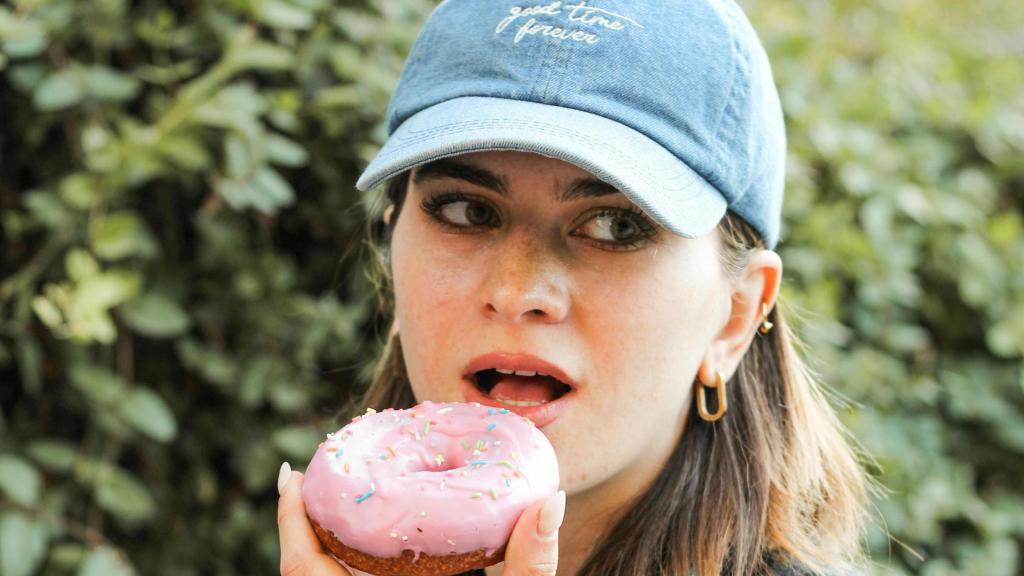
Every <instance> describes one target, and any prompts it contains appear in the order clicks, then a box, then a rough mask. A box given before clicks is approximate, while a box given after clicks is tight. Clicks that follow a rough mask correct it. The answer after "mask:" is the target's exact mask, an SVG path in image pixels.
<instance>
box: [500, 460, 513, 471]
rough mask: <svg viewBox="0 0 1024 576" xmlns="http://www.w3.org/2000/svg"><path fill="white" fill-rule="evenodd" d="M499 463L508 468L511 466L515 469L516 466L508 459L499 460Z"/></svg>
mask: <svg viewBox="0 0 1024 576" xmlns="http://www.w3.org/2000/svg"><path fill="white" fill-rule="evenodd" d="M498 464H499V465H501V466H505V467H506V468H511V469H513V470H514V469H515V467H516V466H515V464H513V463H511V462H509V461H508V460H498Z"/></svg>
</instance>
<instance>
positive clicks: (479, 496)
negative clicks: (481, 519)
mask: <svg viewBox="0 0 1024 576" xmlns="http://www.w3.org/2000/svg"><path fill="white" fill-rule="evenodd" d="M469 497H470V498H472V499H474V500H479V499H480V498H483V497H484V495H483V494H481V493H479V492H473V493H472V494H470V495H469Z"/></svg>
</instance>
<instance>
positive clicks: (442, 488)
mask: <svg viewBox="0 0 1024 576" xmlns="http://www.w3.org/2000/svg"><path fill="white" fill-rule="evenodd" d="M441 490H444V478H441Z"/></svg>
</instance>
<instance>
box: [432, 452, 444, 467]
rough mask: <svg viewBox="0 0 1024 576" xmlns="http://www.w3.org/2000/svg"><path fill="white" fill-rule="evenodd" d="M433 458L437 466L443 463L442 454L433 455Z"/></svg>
mask: <svg viewBox="0 0 1024 576" xmlns="http://www.w3.org/2000/svg"><path fill="white" fill-rule="evenodd" d="M434 460H436V461H437V465H438V466H442V465H444V456H442V455H440V454H438V455H437V456H434Z"/></svg>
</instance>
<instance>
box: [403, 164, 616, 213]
mask: <svg viewBox="0 0 1024 576" xmlns="http://www.w3.org/2000/svg"><path fill="white" fill-rule="evenodd" d="M520 171H523V172H526V173H531V174H532V173H536V172H538V171H548V172H555V173H556V174H557V176H558V177H557V178H556V182H557V184H556V190H555V197H556V199H557V200H558V201H560V202H570V201H573V200H577V199H580V198H597V197H602V196H611V195H615V194H621V192H620V191H619V190H618V189H617V188H615V187H614V186H612V185H611V184H608V183H607V182H604V181H603V180H600V179H599V178H597V177H595V176H594V175H592V174H590V173H589V172H587V171H586V170H583V169H582V168H579V167H577V166H575V165H573V164H570V163H568V162H564V161H562V160H558V159H555V158H549V157H546V156H542V155H540V154H532V153H527V152H517V151H509V152H478V153H473V154H464V155H461V156H454V157H449V158H441V159H438V160H434V161H432V162H428V163H426V164H422V165H420V166H417V167H415V168H414V169H413V172H412V182H413V183H414V184H416V185H422V184H426V183H428V182H432V181H438V180H456V181H461V182H465V183H468V184H472V185H474V186H479V187H481V188H486V189H488V190H491V191H493V192H495V193H497V194H499V195H502V196H509V195H510V192H509V190H510V189H511V186H510V179H511V176H513V175H514V174H515V173H517V172H520Z"/></svg>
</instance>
